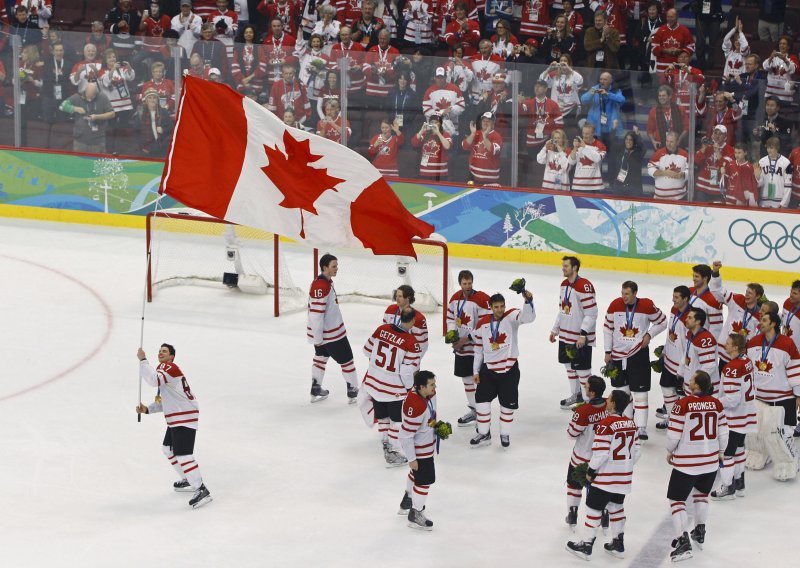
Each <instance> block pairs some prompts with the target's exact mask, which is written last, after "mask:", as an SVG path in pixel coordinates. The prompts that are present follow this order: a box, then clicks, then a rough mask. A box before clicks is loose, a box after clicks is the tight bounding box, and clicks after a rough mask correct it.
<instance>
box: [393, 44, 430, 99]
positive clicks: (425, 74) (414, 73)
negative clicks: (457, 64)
mask: <svg viewBox="0 0 800 568" xmlns="http://www.w3.org/2000/svg"><path fill="white" fill-rule="evenodd" d="M400 60H401V59H400V58H399V57H398V58H397V59H396V60H395V61H398V62H399V61H400ZM439 62H440V60H438V59H436V58H435V57H430V53H429V51H428V48H427V47H415V48H414V53H412V54H411V67H410V70H411V85H412V87H413V88H415V89H416V88H417V77H419V78H420V80H421V81H424V85H425V86H427V85H428V84H429V83H430V79H429V78H430V77H433V73H434V71H435V70H436V67H438V66H439Z"/></svg>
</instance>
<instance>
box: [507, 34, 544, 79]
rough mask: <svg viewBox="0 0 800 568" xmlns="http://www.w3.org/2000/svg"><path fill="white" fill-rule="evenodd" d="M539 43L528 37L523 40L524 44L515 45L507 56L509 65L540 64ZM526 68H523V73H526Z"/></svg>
mask: <svg viewBox="0 0 800 568" xmlns="http://www.w3.org/2000/svg"><path fill="white" fill-rule="evenodd" d="M538 50H539V42H538V41H536V40H535V39H534V38H532V37H530V38H528V39H526V40H525V43H522V44H519V43H518V44H516V45H515V46H514V51H513V52H512V53H511V55H509V56H508V59H507V61H508V62H509V63H512V64H513V63H523V64H530V63H541V58H539V56H538ZM527 70H528V67H527V66H526V67H524V68H523V72H524V71H527Z"/></svg>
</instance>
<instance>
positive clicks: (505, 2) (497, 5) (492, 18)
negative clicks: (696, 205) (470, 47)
mask: <svg viewBox="0 0 800 568" xmlns="http://www.w3.org/2000/svg"><path fill="white" fill-rule="evenodd" d="M485 5H486V10H485V11H484V16H483V35H484V36H486V37H491V35H492V33H494V32H495V31H496V30H497V27H498V26H499V25H500V23H501V22H502V23H504V24H505V25H506V26H508V27H507V28H506V29H508V30H510V29H511V26H510V24H511V21H512V20H513V19H514V2H513V0H485ZM492 43H494V40H492Z"/></svg>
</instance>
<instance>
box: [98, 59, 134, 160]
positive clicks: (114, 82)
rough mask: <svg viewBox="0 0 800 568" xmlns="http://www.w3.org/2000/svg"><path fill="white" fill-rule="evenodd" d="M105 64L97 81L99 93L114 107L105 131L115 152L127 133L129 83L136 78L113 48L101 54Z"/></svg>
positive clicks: (130, 108)
mask: <svg viewBox="0 0 800 568" xmlns="http://www.w3.org/2000/svg"><path fill="white" fill-rule="evenodd" d="M103 55H104V57H105V65H104V66H103V70H102V71H101V73H100V78H99V80H98V81H97V84H98V86H99V87H100V93H101V94H103V95H105V96H106V97H107V98H108V100H109V101H110V102H111V108H112V109H114V119H113V120H111V121H109V123H108V128H109V130H110V131H111V132H107V135H108V136H109V137H110V142H111V143H110V144H109V151H110V152H116V151H117V148H118V142H120V141H121V139H122V138H123V137H124V136H126V135H127V134H128V133H129V126H130V119H131V116H132V115H133V93H132V92H131V88H130V85H131V84H132V82H133V80H134V79H135V78H136V73H135V72H134V70H133V67H132V66H131V64H130V63H128V62H127V61H117V54H116V52H115V51H114V50H113V49H110V48H109V49H107V50H106V51H105V53H104V54H103Z"/></svg>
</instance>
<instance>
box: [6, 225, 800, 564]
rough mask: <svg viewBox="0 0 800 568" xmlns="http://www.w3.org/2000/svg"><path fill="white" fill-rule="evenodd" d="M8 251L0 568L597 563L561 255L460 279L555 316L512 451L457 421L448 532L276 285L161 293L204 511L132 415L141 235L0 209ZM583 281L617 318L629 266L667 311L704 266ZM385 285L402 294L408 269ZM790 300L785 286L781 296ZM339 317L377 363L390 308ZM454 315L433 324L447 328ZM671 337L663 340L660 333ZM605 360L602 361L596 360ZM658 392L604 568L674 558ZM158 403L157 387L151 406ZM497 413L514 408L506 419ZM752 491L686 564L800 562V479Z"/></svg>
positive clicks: (717, 511) (761, 483)
mask: <svg viewBox="0 0 800 568" xmlns="http://www.w3.org/2000/svg"><path fill="white" fill-rule="evenodd" d="M0 242H2V247H0V274H2V278H0V297H2V299H3V309H2V314H3V322H2V323H3V325H2V326H0V344H2V346H3V365H2V366H3V371H2V375H1V376H2V378H1V379H0V494H2V514H0V566H3V567H7V568H17V567H28V566H36V567H39V566H47V567H72V566H81V567H89V566H98V567H101V566H102V567H115V568H116V567H127V566H131V567H133V566H137V567H139V566H165V567H170V568H177V567H183V566H186V567H198V566H203V567H205V566H213V567H228V566H231V567H237V568H240V567H247V566H253V567H266V566H276V567H278V566H280V567H282V568H283V567H320V568H322V567H324V568H329V567H330V568H334V567H348V568H361V567H364V568H375V567H377V566H386V567H394V566H398V567H399V566H417V567H425V568H427V567H431V568H451V567H452V568H489V567H492V568H493V567H498V568H500V567H502V568H516V567H530V566H547V567H550V566H581V565H584V563H583V561H582V560H579V559H577V558H575V557H573V556H571V555H570V554H568V553H567V552H566V551H565V550H564V545H565V543H566V541H567V540H571V539H574V538H575V536H576V535H573V534H572V533H571V532H570V530H569V529H568V527H567V526H566V525H565V524H564V516H565V514H566V497H565V490H564V478H565V474H566V469H567V464H568V461H569V456H570V452H571V447H572V444H571V442H570V440H569V439H568V438H567V435H566V433H565V428H566V425H567V422H568V421H569V418H570V413H569V412H565V411H563V410H560V409H559V407H558V400H559V399H561V398H563V397H564V396H565V395H566V394H567V381H566V378H565V373H564V370H563V367H562V366H561V365H559V364H557V362H556V346H555V345H553V344H550V343H548V341H547V336H548V331H549V329H550V327H551V325H552V323H553V319H554V317H555V313H556V307H557V302H558V298H557V293H558V292H557V290H558V284H559V282H560V280H561V275H560V270H559V269H558V268H556V267H538V266H531V265H509V264H487V263H480V262H472V261H467V260H464V259H452V267H453V270H454V271H457V270H459V269H461V268H470V269H472V270H473V272H474V273H475V276H476V281H475V286H476V288H478V289H481V290H484V291H486V292H489V293H492V292H495V291H501V292H504V293H506V298H507V300H508V302H507V303H508V305H509V306H510V307H518V306H519V305H520V298H519V297H518V296H516V295H515V294H513V293H512V292H510V291H508V286H509V284H510V283H511V281H512V280H513V279H514V278H516V277H519V276H525V277H526V278H527V279H528V282H529V288H531V290H532V291H533V293H534V299H535V306H536V311H537V319H536V321H535V322H534V323H533V324H531V325H527V326H524V327H522V328H521V329H520V347H521V351H522V354H521V357H520V368H521V371H522V380H521V384H520V404H519V407H520V410H519V411H518V412H517V413H516V419H515V422H514V430H513V434H512V436H511V448H510V449H509V450H508V451H504V450H502V449H501V448H500V445H499V440H498V439H495V440H494V443H493V445H491V446H489V447H486V448H481V449H478V450H470V449H469V448H468V439H469V437H470V436H471V435H472V432H473V431H472V429H470V428H456V429H455V430H456V431H455V433H454V435H453V436H452V437H451V438H450V439H448V440H446V441H443V442H442V445H441V453H440V454H439V455H438V456H437V458H436V468H437V482H436V484H435V485H433V486H432V488H431V491H430V496H429V498H428V502H427V513H428V515H429V517H430V518H431V519H432V520H433V521H434V525H435V527H434V531H433V532H431V533H424V532H419V531H414V530H412V529H409V528H407V527H406V522H405V519H404V518H403V517H401V516H398V515H397V514H396V512H397V507H398V505H399V502H400V498H401V497H402V494H403V490H404V488H405V478H406V471H407V470H406V468H397V469H386V468H385V467H384V461H383V456H382V451H381V449H380V445H379V443H378V440H377V433H376V432H374V431H370V430H368V429H367V428H366V427H365V426H364V423H363V421H362V420H361V417H360V416H359V414H358V410H357V408H356V407H355V406H348V405H347V403H346V399H345V383H344V381H343V379H342V377H341V374H340V372H339V370H338V367H337V366H336V365H335V364H334V363H333V361H331V362H330V364H329V365H328V375H327V377H326V382H325V386H326V387H327V388H330V389H331V396H330V398H329V399H328V400H326V401H324V402H321V403H319V404H314V405H311V404H310V403H309V401H308V390H309V385H310V360H311V354H312V347H311V346H310V345H308V344H307V343H306V338H305V329H304V328H305V314H304V313H296V314H292V315H288V316H286V317H281V318H279V319H274V318H272V317H271V316H270V315H269V314H270V312H269V306H270V305H271V304H270V299H269V298H268V297H264V296H246V295H242V294H239V293H236V292H233V291H228V290H224V289H209V288H199V287H180V288H177V287H176V288H168V289H164V290H162V291H160V292H159V293H158V295H157V296H156V299H155V301H154V302H153V303H152V304H149V305H148V307H147V312H146V327H145V350H146V351H147V353H148V355H149V356H150V357H151V359H154V358H155V354H156V351H157V349H158V345H159V344H160V343H161V342H164V341H166V342H169V343H172V344H174V345H175V346H176V349H177V357H176V360H175V361H176V363H177V364H178V365H179V366H180V367H181V369H182V370H183V371H184V373H185V375H186V376H187V378H188V380H189V383H190V384H191V387H192V390H193V392H194V393H195V394H196V396H197V397H198V400H199V402H200V408H201V419H200V428H199V432H198V437H197V444H196V447H195V456H196V458H197V460H198V462H199V464H200V468H201V471H202V474H203V477H204V481H205V483H206V485H207V486H208V488H209V489H210V490H211V492H212V495H213V497H214V501H213V502H212V503H210V504H208V505H207V506H205V507H204V508H202V509H198V510H191V509H190V508H189V506H188V504H187V503H188V500H189V498H190V496H191V494H186V493H174V492H173V491H172V482H173V481H174V480H175V476H174V472H173V470H172V468H171V467H170V466H169V464H168V463H167V461H166V460H165V459H164V456H163V455H162V453H161V448H160V446H161V439H162V437H163V434H164V429H165V424H164V418H163V416H162V415H153V416H144V417H143V420H142V423H141V424H137V422H136V415H135V412H134V406H135V404H136V400H137V384H138V364H137V361H136V355H135V354H136V348H137V346H138V343H139V323H140V311H141V302H142V289H143V284H144V268H145V262H144V258H145V255H144V249H145V246H144V237H143V234H142V232H141V231H134V230H126V229H100V228H89V227H81V226H71V225H61V224H51V223H44V222H34V221H10V220H3V221H1V222H0ZM710 260H712V259H709V261H710ZM310 264H311V262H310V260H307V259H305V258H303V259H302V269H299V268H298V269H297V271H296V272H295V274H296V276H295V278H296V279H297V281H298V284H299V285H301V286H302V287H303V288H305V287H306V286H307V285H308V281H309V280H310V268H309V266H310ZM381 266H383V267H385V266H386V263H385V262H384V263H381ZM293 269H294V266H293ZM347 269H348V267H347V264H346V263H342V264H341V271H347ZM581 274H582V275H583V276H585V277H587V278H589V279H590V280H591V281H592V282H593V283H594V284H595V287H596V288H597V290H598V299H599V304H600V306H601V308H602V309H601V312H602V313H604V311H605V307H607V305H608V303H609V302H610V301H611V300H612V299H613V298H615V297H616V296H618V294H619V284H620V283H621V282H622V281H623V280H625V279H627V278H632V279H634V280H636V281H637V282H638V284H639V290H640V292H639V295H640V297H650V298H652V299H653V300H654V301H655V302H656V304H657V305H658V306H659V307H661V308H662V309H663V310H665V311H666V310H667V309H668V308H669V307H670V301H669V300H670V297H671V290H672V288H673V287H674V286H675V285H677V284H689V283H690V276H691V275H690V274H688V273H687V275H686V277H685V278H684V279H682V281H675V280H673V279H663V278H658V277H650V276H638V275H631V274H623V273H619V272H600V271H589V270H585V271H582V272H581ZM367 276H368V275H364V277H367ZM723 276H724V272H723ZM385 277H386V278H387V282H388V283H389V284H388V287H391V286H393V285H394V284H393V283H392V275H391V274H388V275H386V276H385ZM731 284H732V286H733V287H734V288H735V289H737V290H738V289H739V288H743V285H742V284H741V283H731ZM785 294H786V290H782V289H777V288H775V287H768V289H767V295H768V296H769V297H770V298H771V299H775V300H779V301H782V300H783V299H784V297H785ZM342 311H343V313H344V318H345V322H346V325H347V328H348V335H349V337H350V341H351V343H352V345H353V348H354V351H355V352H356V359H355V361H356V367H357V369H358V371H359V375H360V376H363V373H364V371H365V370H366V359H365V358H364V356H363V355H362V353H361V346H362V345H363V342H364V340H365V339H366V338H367V337H368V335H369V334H370V333H371V332H372V331H373V330H374V328H375V327H376V326H377V325H378V324H379V322H380V317H381V313H382V311H383V308H382V307H380V306H376V305H369V304H356V303H347V304H343V305H342ZM440 318H441V314H436V315H433V316H430V315H429V320H428V321H429V325H430V327H431V329H432V331H435V330H438V329H439V326H440V322H441V319H440ZM598 331H599V329H598ZM431 339H432V341H431V348H430V350H429V351H428V354H427V355H426V357H425V359H424V365H423V366H424V367H425V368H427V369H430V370H433V371H434V372H435V373H436V374H437V375H438V401H439V416H440V418H442V419H444V420H448V421H450V422H451V423H453V424H454V425H455V421H456V419H457V418H458V417H459V416H460V415H461V414H463V412H464V411H465V399H464V393H463V387H462V385H461V381H460V380H458V379H456V378H454V377H453V376H452V375H451V373H452V365H453V363H452V354H451V351H450V350H449V349H448V348H447V347H446V346H445V344H444V342H443V340H442V339H441V338H440V337H439V336H437V335H436V334H435V333H431ZM662 343H663V335H662V336H661V337H657V338H656V339H655V340H654V342H653V345H654V346H657V345H661V344H662ZM594 364H595V366H594V370H595V372H597V370H598V369H599V367H600V365H601V355H600V354H599V353H597V351H596V352H595V358H594ZM654 384H655V385H656V386H655V390H654V391H653V392H652V393H651V398H650V408H651V418H650V441H649V442H647V443H646V444H645V446H644V448H643V457H642V459H641V460H640V461H639V463H638V465H637V467H636V470H635V473H634V483H633V492H632V494H631V495H630V496H629V497H628V499H626V502H625V511H626V514H627V518H628V522H627V527H626V530H625V542H626V549H627V556H626V559H625V560H617V559H614V558H612V557H610V556H608V555H606V554H605V553H604V552H603V550H602V543H603V542H606V541H608V540H610V536H605V537H604V536H601V537H600V538H599V539H598V542H597V544H596V545H595V552H594V555H593V558H592V563H593V564H594V565H598V566H636V567H655V566H666V565H669V564H670V563H669V560H668V558H667V554H668V551H669V542H670V541H671V539H672V527H671V524H670V521H669V507H668V504H667V500H666V496H665V495H666V487H667V480H668V477H669V473H670V467H669V466H668V465H667V463H666V461H665V457H666V452H665V450H664V438H665V437H664V435H663V434H662V433H660V432H657V431H656V430H655V427H654V424H655V416H654V415H653V414H652V413H653V412H654V410H655V408H656V407H657V406H659V405H660V404H661V394H660V391H659V389H658V387H657V381H654ZM153 395H154V392H153V390H152V389H149V388H147V387H145V390H144V397H143V398H144V400H145V402H149V401H152V398H153ZM497 412H498V410H497V406H496V403H495V406H494V408H493V424H494V429H495V430H496V425H497ZM496 438H499V437H497V436H496ZM747 489H748V491H747V497H746V498H744V499H737V500H735V501H729V502H722V503H718V502H712V503H711V509H710V515H709V520H708V536H707V540H706V546H705V550H702V551H699V550H697V549H696V548H695V556H694V559H692V560H690V561H689V563H688V564H685V565H686V566H695V567H711V566H714V567H717V566H728V567H732V568H735V567H738V566H753V565H758V566H769V565H787V564H788V563H789V562H791V561H793V560H796V557H797V555H796V547H795V546H794V542H793V540H792V538H793V537H792V533H793V529H792V527H793V526H794V524H795V520H796V515H797V504H798V503H800V492H799V491H798V483H797V482H789V483H779V482H777V481H775V480H773V478H772V473H771V471H770V470H769V469H768V470H766V471H762V472H748V474H747ZM584 509H585V508H584V506H583V505H581V509H580V524H582V522H583V514H584ZM577 536H578V537H580V536H581V534H580V533H579V534H578V535H577Z"/></svg>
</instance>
